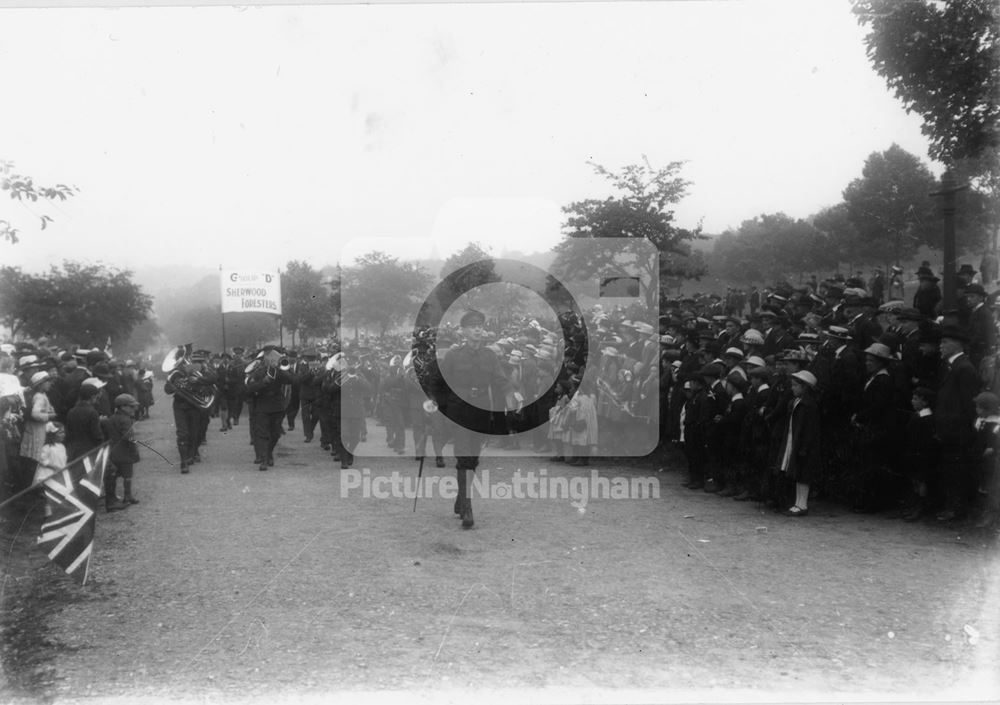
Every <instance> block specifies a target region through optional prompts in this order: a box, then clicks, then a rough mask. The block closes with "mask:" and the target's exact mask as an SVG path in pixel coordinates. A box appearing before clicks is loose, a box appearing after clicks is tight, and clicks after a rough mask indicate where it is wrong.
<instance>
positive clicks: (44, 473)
mask: <svg viewBox="0 0 1000 705" xmlns="http://www.w3.org/2000/svg"><path fill="white" fill-rule="evenodd" d="M65 440H66V429H65V428H63V425H62V424H61V423H59V422H58V421H49V422H48V423H47V424H46V425H45V445H43V446H42V451H41V459H40V460H39V461H38V465H37V466H35V476H34V477H33V478H32V480H31V484H33V485H34V484H37V483H39V482H42V481H43V480H46V479H48V478H50V477H52V476H53V475H55V474H56V473H58V472H61V471H62V470H64V469H65V468H66V446H65V445H64V444H63V443H64V441H65ZM38 491H39V492H42V488H41V487H39V489H38ZM43 496H44V494H43ZM51 515H52V510H51V509H50V508H49V504H48V502H46V503H45V516H51Z"/></svg>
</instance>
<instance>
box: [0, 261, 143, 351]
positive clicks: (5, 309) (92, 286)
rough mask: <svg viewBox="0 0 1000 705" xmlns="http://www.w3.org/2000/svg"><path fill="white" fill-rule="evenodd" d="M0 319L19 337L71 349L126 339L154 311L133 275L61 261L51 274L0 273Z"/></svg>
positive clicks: (11, 270)
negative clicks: (44, 339)
mask: <svg viewBox="0 0 1000 705" xmlns="http://www.w3.org/2000/svg"><path fill="white" fill-rule="evenodd" d="M0 287H3V291H2V293H3V297H2V298H0V316H2V318H3V320H4V322H5V323H6V324H7V325H8V326H9V327H10V328H11V331H12V332H13V333H14V334H15V335H16V334H18V333H24V334H26V335H29V336H32V337H35V338H41V337H49V338H56V339H58V340H59V341H60V342H62V343H65V344H67V345H70V344H73V343H77V344H80V345H84V346H101V347H103V346H104V344H105V343H106V342H107V341H108V339H109V338H111V339H123V338H127V337H128V336H129V334H130V333H131V332H132V329H133V328H135V327H136V326H137V325H138V324H139V323H142V322H143V321H145V320H146V318H147V316H148V315H149V313H150V311H151V309H152V303H153V301H152V299H151V298H150V297H149V296H148V295H147V294H145V293H144V292H143V291H142V288H141V287H140V286H139V285H138V284H136V283H134V282H133V281H132V272H130V271H127V270H117V269H109V268H106V267H105V266H104V265H81V264H78V263H75V262H63V265H62V268H61V269H60V268H57V267H55V266H53V267H52V268H51V269H50V271H49V272H48V273H47V274H43V275H31V274H25V273H23V272H21V270H20V269H19V268H11V267H3V268H2V272H0Z"/></svg>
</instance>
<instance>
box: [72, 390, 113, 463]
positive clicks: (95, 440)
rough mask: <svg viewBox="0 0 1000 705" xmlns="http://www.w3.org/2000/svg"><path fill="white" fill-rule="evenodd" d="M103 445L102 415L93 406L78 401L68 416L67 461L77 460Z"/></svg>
mask: <svg viewBox="0 0 1000 705" xmlns="http://www.w3.org/2000/svg"><path fill="white" fill-rule="evenodd" d="M102 443H104V431H102V430H101V416H100V414H99V413H98V412H97V409H95V408H94V405H93V404H91V403H89V402H85V401H78V402H77V403H76V405H75V406H74V407H73V408H72V409H70V410H69V412H68V413H67V414H66V461H67V462H69V461H72V460H75V459H76V458H79V457H80V456H81V455H83V454H84V453H86V452H87V451H89V450H93V449H94V448H96V447H97V446H99V445H101V444H102Z"/></svg>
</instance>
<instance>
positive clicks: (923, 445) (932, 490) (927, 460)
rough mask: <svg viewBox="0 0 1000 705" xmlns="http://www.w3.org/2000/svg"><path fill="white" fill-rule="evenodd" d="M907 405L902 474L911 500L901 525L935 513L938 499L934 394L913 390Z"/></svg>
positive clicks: (927, 391)
mask: <svg viewBox="0 0 1000 705" xmlns="http://www.w3.org/2000/svg"><path fill="white" fill-rule="evenodd" d="M910 403H911V404H912V405H913V413H912V414H911V415H910V417H909V419H908V420H907V423H906V441H905V443H906V445H905V448H906V464H905V467H906V474H907V475H908V476H909V478H910V481H911V485H912V490H913V498H912V502H911V507H910V509H909V510H908V511H907V512H905V513H904V514H903V519H904V520H905V521H917V520H918V519H920V518H921V517H923V516H926V515H927V514H929V513H930V512H932V511H934V510H936V509H937V507H936V506H935V502H936V501H937V500H938V499H939V498H940V491H939V488H938V486H937V484H938V483H937V481H938V477H937V473H938V462H939V458H940V448H939V447H938V441H937V436H936V435H935V433H934V414H933V411H932V409H933V407H934V392H933V391H932V390H930V389H928V388H927V387H917V388H916V389H914V390H913V396H912V398H911V401H910Z"/></svg>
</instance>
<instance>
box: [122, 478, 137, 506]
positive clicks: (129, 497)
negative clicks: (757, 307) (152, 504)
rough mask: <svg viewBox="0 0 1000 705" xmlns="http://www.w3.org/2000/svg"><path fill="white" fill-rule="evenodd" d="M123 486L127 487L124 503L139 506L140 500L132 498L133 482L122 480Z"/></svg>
mask: <svg viewBox="0 0 1000 705" xmlns="http://www.w3.org/2000/svg"><path fill="white" fill-rule="evenodd" d="M122 484H123V485H124V486H125V497H124V499H123V500H122V502H123V503H125V504H138V503H139V500H137V499H136V498H135V497H133V496H132V481H131V480H122Z"/></svg>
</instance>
